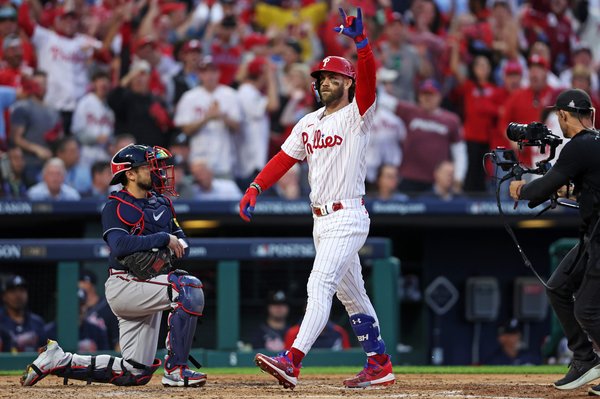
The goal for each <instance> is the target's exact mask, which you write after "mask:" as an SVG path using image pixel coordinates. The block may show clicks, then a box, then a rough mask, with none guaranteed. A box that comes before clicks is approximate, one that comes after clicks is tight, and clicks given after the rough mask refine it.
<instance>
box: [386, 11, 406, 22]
mask: <svg viewBox="0 0 600 399" xmlns="http://www.w3.org/2000/svg"><path fill="white" fill-rule="evenodd" d="M385 22H387V23H388V24H389V23H392V22H400V23H404V17H403V16H402V14H401V13H399V12H398V11H393V10H392V9H391V8H387V9H386V10H385Z"/></svg>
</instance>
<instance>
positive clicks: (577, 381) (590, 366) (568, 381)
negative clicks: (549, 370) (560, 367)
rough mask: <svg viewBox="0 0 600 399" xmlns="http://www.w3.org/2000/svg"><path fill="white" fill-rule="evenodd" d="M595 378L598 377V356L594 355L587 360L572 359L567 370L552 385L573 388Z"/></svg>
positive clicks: (567, 388) (599, 375) (599, 371)
mask: <svg viewBox="0 0 600 399" xmlns="http://www.w3.org/2000/svg"><path fill="white" fill-rule="evenodd" d="M596 378H600V358H598V357H597V356H596V357H595V358H594V359H593V360H590V361H588V362H582V361H580V360H572V361H571V364H570V365H569V371H568V372H567V374H565V376H564V377H563V378H561V379H560V380H558V381H555V382H554V387H555V388H556V389H560V390H570V389H575V388H579V387H580V386H582V385H585V384H587V383H588V382H590V381H593V380H595V379H596Z"/></svg>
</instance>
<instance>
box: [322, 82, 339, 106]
mask: <svg viewBox="0 0 600 399" xmlns="http://www.w3.org/2000/svg"><path fill="white" fill-rule="evenodd" d="M343 96H344V86H342V85H340V86H338V87H331V86H330V88H329V92H327V93H323V92H321V101H322V102H323V105H325V106H326V107H327V106H329V105H331V104H334V103H337V102H339V101H340V100H341V99H342V97H343Z"/></svg>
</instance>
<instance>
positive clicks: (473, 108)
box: [450, 41, 498, 192]
mask: <svg viewBox="0 0 600 399" xmlns="http://www.w3.org/2000/svg"><path fill="white" fill-rule="evenodd" d="M452 43H453V45H452V53H451V54H452V56H451V63H450V66H451V69H452V72H453V73H454V76H455V77H456V79H457V80H458V83H459V84H458V87H457V88H456V90H455V95H456V97H457V98H458V99H460V101H461V102H462V104H461V105H462V114H463V115H462V117H463V122H464V140H465V142H466V144H467V157H468V168H467V175H466V177H465V183H464V187H463V189H464V190H465V191H466V192H485V191H486V181H485V180H486V178H485V173H484V172H485V171H484V169H483V168H482V167H481V160H482V159H483V156H484V155H485V154H486V153H487V152H489V142H490V136H491V135H492V134H493V133H494V130H495V129H496V126H497V123H498V122H497V118H498V106H497V104H496V103H495V102H494V100H495V97H496V90H497V87H496V85H494V84H493V83H491V82H490V78H491V73H492V66H491V64H490V61H489V59H488V58H487V57H485V56H483V55H476V56H475V57H474V58H473V61H472V62H471V63H470V64H469V66H468V76H466V75H465V74H464V73H463V70H464V68H462V67H463V65H462V63H461V62H460V59H459V57H460V56H459V46H458V41H453V42H452Z"/></svg>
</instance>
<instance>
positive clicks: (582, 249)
mask: <svg viewBox="0 0 600 399" xmlns="http://www.w3.org/2000/svg"><path fill="white" fill-rule="evenodd" d="M560 110H562V111H567V112H574V113H576V114H577V119H578V120H579V123H581V125H582V126H583V127H584V128H585V129H586V130H587V131H589V132H591V133H592V134H594V135H596V136H597V137H600V132H599V131H598V130H596V129H595V125H596V123H595V122H596V109H595V108H594V107H590V108H581V107H575V106H569V105H567V106H563V107H561V108H560ZM590 111H591V114H592V115H591V118H592V126H591V127H586V126H585V125H584V124H583V122H582V121H581V115H583V114H587V113H588V112H590ZM558 117H559V118H560V116H558ZM486 155H487V154H486ZM549 160H550V159H548V160H547V161H549ZM517 168H518V170H520V172H517V173H519V174H518V175H516V174H514V172H511V173H510V174H507V175H506V176H504V177H503V178H502V179H500V182H499V183H498V185H497V187H496V203H497V206H498V211H499V212H500V215H501V216H502V220H503V223H504V228H505V229H506V231H507V232H508V234H509V235H510V237H511V238H512V240H513V242H514V243H515V245H516V247H517V250H518V251H519V254H520V255H521V258H522V259H523V263H524V264H525V266H526V267H527V268H529V269H530V270H531V271H532V272H533V274H534V275H535V277H536V278H537V279H538V280H539V281H540V283H542V285H543V286H544V287H545V288H547V289H549V290H555V289H557V288H559V287H560V286H558V287H553V286H550V285H548V282H546V281H544V279H543V278H542V277H541V276H540V275H539V274H538V272H537V271H536V270H535V268H534V267H533V264H532V263H531V261H530V260H529V258H528V257H527V255H526V254H525V251H523V248H521V245H520V244H519V241H518V240H517V237H516V235H515V233H514V231H513V229H512V227H510V225H509V224H508V222H507V220H506V215H505V214H504V212H503V211H502V204H501V202H500V186H501V185H502V183H503V182H505V181H507V180H509V179H511V178H513V177H517V178H519V179H520V178H521V175H522V174H523V173H527V172H529V171H528V170H525V169H523V168H521V167H520V166H519V165H518V164H517ZM511 174H512V176H511ZM568 194H569V193H568V188H567V197H568ZM543 202H545V201H543ZM543 202H532V201H530V202H529V204H528V206H529V208H535V207H536V206H538V205H540V204H542V203H543ZM556 205H563V206H567V207H571V208H579V206H578V205H575V206H573V205H571V204H568V203H562V202H559V201H558V200H557V198H556V197H554V198H551V204H550V205H549V206H547V207H546V208H544V209H543V210H542V211H540V212H539V213H538V214H537V215H536V217H537V216H540V215H541V214H542V213H544V212H545V211H547V210H549V209H553V208H555V207H556ZM515 206H516V204H515ZM598 212H600V210H599V211H598ZM598 225H600V214H599V215H598V219H597V220H596V223H595V224H594V228H593V229H592V232H591V233H590V235H589V238H588V240H587V241H586V240H585V232H582V233H581V234H580V236H579V248H578V251H577V255H576V256H575V260H574V261H573V263H572V264H571V265H570V266H569V267H567V268H566V269H565V270H564V271H563V272H564V273H565V274H566V275H569V274H570V273H571V272H572V271H573V270H575V269H576V268H577V266H579V263H580V262H581V260H582V259H583V258H584V256H585V254H586V253H587V251H588V249H589V245H590V240H591V239H592V237H594V235H595V234H596V231H597V230H598ZM561 285H562V284H561Z"/></svg>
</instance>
